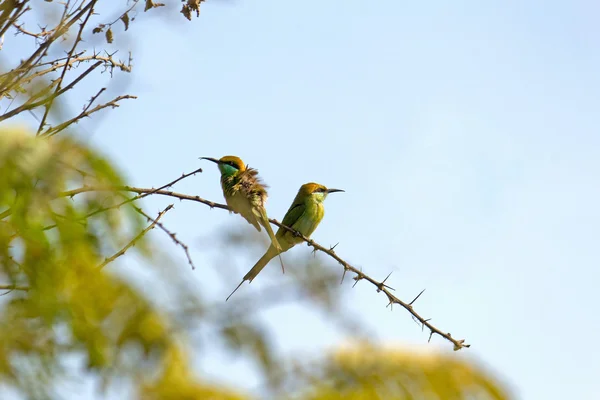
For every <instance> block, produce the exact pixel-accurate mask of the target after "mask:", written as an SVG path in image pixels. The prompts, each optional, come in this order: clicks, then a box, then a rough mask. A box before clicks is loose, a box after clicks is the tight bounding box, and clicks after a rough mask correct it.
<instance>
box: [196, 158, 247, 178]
mask: <svg viewBox="0 0 600 400" xmlns="http://www.w3.org/2000/svg"><path fill="white" fill-rule="evenodd" d="M200 159H201V160H208V161H212V162H214V163H215V164H217V166H218V167H219V171H221V175H226V176H231V175H235V174H237V173H239V172H244V171H245V170H246V164H244V162H243V161H242V159H241V158H239V157H236V156H225V157H221V158H219V159H218V160H217V159H216V158H212V157H200Z"/></svg>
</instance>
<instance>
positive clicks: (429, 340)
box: [427, 331, 433, 343]
mask: <svg viewBox="0 0 600 400" xmlns="http://www.w3.org/2000/svg"><path fill="white" fill-rule="evenodd" d="M432 336H433V331H431V332H429V339H427V343H430V342H431V337H432Z"/></svg>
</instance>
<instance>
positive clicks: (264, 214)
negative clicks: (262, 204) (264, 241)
mask: <svg viewBox="0 0 600 400" xmlns="http://www.w3.org/2000/svg"><path fill="white" fill-rule="evenodd" d="M259 220H260V224H261V225H262V226H264V227H265V229H266V231H267V234H268V235H269V238H270V239H271V243H272V244H273V247H275V248H276V249H277V250H279V251H281V245H280V244H279V241H278V240H277V237H275V232H273V228H271V223H270V222H269V217H267V212H266V211H265V210H264V209H262V210H260V218H259Z"/></svg>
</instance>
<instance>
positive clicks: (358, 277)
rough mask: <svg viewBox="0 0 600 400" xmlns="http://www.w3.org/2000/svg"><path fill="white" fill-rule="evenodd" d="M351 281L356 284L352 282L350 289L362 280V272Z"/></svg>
mask: <svg viewBox="0 0 600 400" xmlns="http://www.w3.org/2000/svg"><path fill="white" fill-rule="evenodd" d="M352 279H354V280H355V281H356V282H354V285H352V287H354V286H356V284H357V283H358V281H360V280H361V279H363V276H362V272H361V273H360V274H358V275H356V276H355V277H353V278H352Z"/></svg>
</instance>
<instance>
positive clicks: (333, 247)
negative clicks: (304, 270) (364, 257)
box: [329, 242, 340, 253]
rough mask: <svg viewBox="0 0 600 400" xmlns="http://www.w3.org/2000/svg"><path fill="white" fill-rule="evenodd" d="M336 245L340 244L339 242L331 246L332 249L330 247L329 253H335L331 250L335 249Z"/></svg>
mask: <svg viewBox="0 0 600 400" xmlns="http://www.w3.org/2000/svg"><path fill="white" fill-rule="evenodd" d="M338 244H340V242H337V243H336V244H335V245H333V246H332V247H330V248H329V251H330V252H332V253H335V251H333V249H335V248H336V247H337V245H338Z"/></svg>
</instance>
